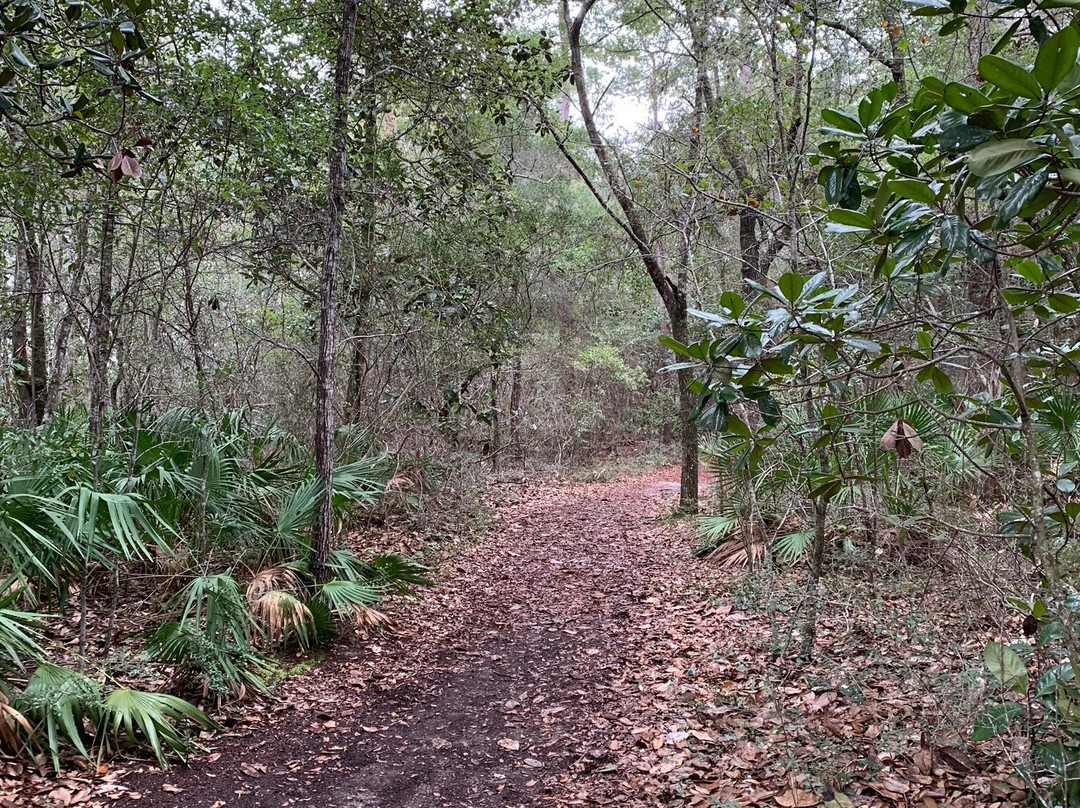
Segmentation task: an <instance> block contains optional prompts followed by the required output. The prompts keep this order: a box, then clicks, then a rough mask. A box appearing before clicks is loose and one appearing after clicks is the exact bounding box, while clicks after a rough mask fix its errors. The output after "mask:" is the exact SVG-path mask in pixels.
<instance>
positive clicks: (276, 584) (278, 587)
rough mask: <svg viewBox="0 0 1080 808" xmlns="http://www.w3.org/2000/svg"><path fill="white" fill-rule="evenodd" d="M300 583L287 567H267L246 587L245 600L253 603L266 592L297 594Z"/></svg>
mask: <svg viewBox="0 0 1080 808" xmlns="http://www.w3.org/2000/svg"><path fill="white" fill-rule="evenodd" d="M299 589H300V581H299V580H298V579H297V577H296V573H295V572H293V571H292V570H291V569H289V568H288V567H267V568H266V569H264V570H262V571H260V572H259V573H257V574H256V575H255V576H254V577H253V578H252V579H251V581H250V582H249V583H248V585H247V599H248V602H249V603H255V602H256V601H258V600H259V599H260V598H261V597H262V596H263V595H265V594H266V593H268V592H273V591H281V592H297V591H299Z"/></svg>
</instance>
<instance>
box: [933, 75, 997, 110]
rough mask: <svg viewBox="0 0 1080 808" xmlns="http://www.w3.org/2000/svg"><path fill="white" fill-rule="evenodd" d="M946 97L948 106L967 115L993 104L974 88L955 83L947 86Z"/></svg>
mask: <svg viewBox="0 0 1080 808" xmlns="http://www.w3.org/2000/svg"><path fill="white" fill-rule="evenodd" d="M944 96H945V103H946V104H948V105H949V106H950V107H952V108H953V109H955V110H957V111H959V112H962V113H964V114H965V115H970V114H971V113H973V112H975V111H976V110H980V109H982V108H983V107H985V106H987V105H989V104H990V103H991V102H990V99H988V98H987V97H986V96H985V95H983V94H982V93H980V92H979V91H978V90H977V89H975V88H974V87H969V86H968V85H966V84H960V83H959V82H955V81H954V82H950V83H949V84H946V85H945V92H944Z"/></svg>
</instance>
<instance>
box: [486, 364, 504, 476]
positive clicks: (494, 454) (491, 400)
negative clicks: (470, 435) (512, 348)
mask: <svg viewBox="0 0 1080 808" xmlns="http://www.w3.org/2000/svg"><path fill="white" fill-rule="evenodd" d="M488 412H489V413H491V453H490V454H491V471H492V472H493V473H495V474H498V473H499V455H500V454H502V432H501V425H500V424H499V363H498V362H495V363H493V364H492V366H491V381H490V386H489V388H488Z"/></svg>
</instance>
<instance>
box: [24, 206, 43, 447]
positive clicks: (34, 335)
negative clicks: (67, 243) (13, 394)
mask: <svg viewBox="0 0 1080 808" xmlns="http://www.w3.org/2000/svg"><path fill="white" fill-rule="evenodd" d="M26 281H27V286H28V289H27V291H28V293H29V295H30V299H29V304H30V398H31V401H32V405H33V406H32V409H33V416H34V424H35V426H40V425H41V424H42V423H44V421H45V411H46V409H47V405H48V401H49V354H48V347H47V343H48V335H47V334H46V333H45V276H44V273H43V270H42V266H41V250H40V249H39V248H38V241H37V233H36V232H35V231H34V229H33V228H31V227H27V228H26Z"/></svg>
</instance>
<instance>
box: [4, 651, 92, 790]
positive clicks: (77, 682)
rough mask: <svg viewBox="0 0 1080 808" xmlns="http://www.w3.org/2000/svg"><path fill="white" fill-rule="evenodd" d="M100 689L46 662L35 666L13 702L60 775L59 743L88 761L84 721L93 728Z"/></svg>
mask: <svg viewBox="0 0 1080 808" xmlns="http://www.w3.org/2000/svg"><path fill="white" fill-rule="evenodd" d="M101 703H102V699H101V686H100V685H99V684H98V683H97V682H96V681H94V680H93V679H90V678H89V677H87V676H84V675H83V674H81V673H78V672H76V671H73V670H69V669H68V668H62V667H60V666H58V665H53V664H51V663H48V662H43V663H42V664H41V665H39V666H38V668H37V670H35V671H34V673H33V675H32V676H31V677H30V681H29V682H27V684H26V687H25V688H24V689H23V691H22V693H20V694H19V695H18V696H17V697H16V699H15V700H14V706H15V708H16V709H18V710H19V711H20V712H21V713H22V714H23V715H24V716H25V717H26V718H27V719H29V720H30V721H31V722H33V723H34V725H35V726H34V732H35V733H41V732H42V731H44V734H45V746H46V749H48V751H49V753H50V754H51V755H52V761H53V766H54V767H55V769H56V771H57V772H59V771H60V747H61V742H64V743H69V744H71V745H72V746H74V747H75V748H76V749H77V750H78V751H79V753H80V754H81V755H82V756H83V757H87V758H88V757H90V752H89V751H88V750H87V746H86V737H85V734H84V729H83V723H84V721H86V722H88V723H90V724H96V723H97V722H98V720H99V719H100V715H101Z"/></svg>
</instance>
